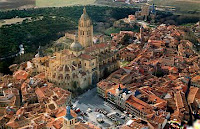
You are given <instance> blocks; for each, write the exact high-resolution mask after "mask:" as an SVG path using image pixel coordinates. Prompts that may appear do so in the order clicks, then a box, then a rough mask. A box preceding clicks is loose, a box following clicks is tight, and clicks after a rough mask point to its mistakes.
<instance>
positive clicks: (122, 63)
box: [120, 61, 130, 68]
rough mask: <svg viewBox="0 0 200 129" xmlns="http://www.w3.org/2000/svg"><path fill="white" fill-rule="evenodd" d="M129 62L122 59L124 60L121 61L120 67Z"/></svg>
mask: <svg viewBox="0 0 200 129" xmlns="http://www.w3.org/2000/svg"><path fill="white" fill-rule="evenodd" d="M129 63H130V62H128V61H122V62H120V68H122V67H125V66H127V65H128V64H129Z"/></svg>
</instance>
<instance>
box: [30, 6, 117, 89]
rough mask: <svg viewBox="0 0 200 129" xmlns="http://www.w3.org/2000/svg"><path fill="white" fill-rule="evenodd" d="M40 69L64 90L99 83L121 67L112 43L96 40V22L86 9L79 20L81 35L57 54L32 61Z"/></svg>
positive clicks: (37, 69) (79, 33)
mask: <svg viewBox="0 0 200 129" xmlns="http://www.w3.org/2000/svg"><path fill="white" fill-rule="evenodd" d="M32 62H33V64H34V65H35V68H36V71H37V72H45V75H46V78H47V79H48V80H49V81H50V82H53V83H55V84H57V85H59V86H60V87H62V88H64V89H71V90H75V89H76V88H78V87H80V88H82V89H84V88H86V87H88V86H91V85H94V84H96V83H97V82H98V81H99V79H100V78H102V77H103V76H104V75H105V74H106V73H108V72H112V71H114V70H116V69H118V68H119V64H118V61H117V53H116V52H115V51H112V50H111V46H110V44H109V43H105V42H102V43H98V44H94V43H93V24H92V21H91V19H90V17H89V15H88V14H87V11H86V8H84V9H83V14H82V15H81V17H80V19H79V22H78V35H75V36H74V42H73V43H72V44H71V45H70V48H69V49H64V50H61V51H59V52H55V53H54V56H51V57H50V56H45V57H36V58H34V59H33V60H32Z"/></svg>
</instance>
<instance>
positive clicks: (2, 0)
mask: <svg viewBox="0 0 200 129" xmlns="http://www.w3.org/2000/svg"><path fill="white" fill-rule="evenodd" d="M34 6H35V0H0V10H4V9H13V8H29V7H34Z"/></svg>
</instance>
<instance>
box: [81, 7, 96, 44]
mask: <svg viewBox="0 0 200 129" xmlns="http://www.w3.org/2000/svg"><path fill="white" fill-rule="evenodd" d="M78 42H79V43H80V44H81V45H82V46H83V47H89V46H92V45H93V25H92V21H91V20H90V17H89V16H88V14H87V12H86V8H84V9H83V14H82V15H81V18H80V19H79V24H78Z"/></svg>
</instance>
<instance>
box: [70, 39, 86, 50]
mask: <svg viewBox="0 0 200 129" xmlns="http://www.w3.org/2000/svg"><path fill="white" fill-rule="evenodd" d="M75 37H76V36H75ZM70 49H71V50H72V51H81V50H82V49H83V46H82V45H81V44H80V43H79V42H77V41H76V38H75V39H74V42H73V43H72V44H71V45H70Z"/></svg>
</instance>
